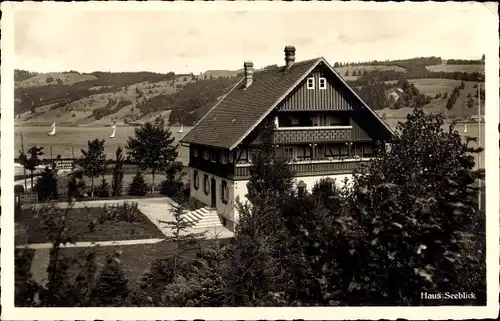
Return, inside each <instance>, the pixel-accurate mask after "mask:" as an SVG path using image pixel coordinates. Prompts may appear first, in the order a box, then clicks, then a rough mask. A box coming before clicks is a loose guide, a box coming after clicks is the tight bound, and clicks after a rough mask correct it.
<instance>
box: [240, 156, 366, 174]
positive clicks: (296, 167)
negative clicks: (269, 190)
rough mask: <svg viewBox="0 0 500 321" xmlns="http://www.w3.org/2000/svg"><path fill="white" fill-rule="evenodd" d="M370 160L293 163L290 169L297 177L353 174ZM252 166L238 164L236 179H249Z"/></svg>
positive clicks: (350, 159) (351, 159)
mask: <svg viewBox="0 0 500 321" xmlns="http://www.w3.org/2000/svg"><path fill="white" fill-rule="evenodd" d="M369 164H370V159H369V158H355V159H353V158H349V159H335V160H326V159H325V160H310V161H292V162H290V163H289V166H290V168H291V169H292V171H293V172H294V173H295V175H296V176H304V175H307V176H315V175H335V174H348V173H352V171H354V170H355V169H359V168H361V166H365V165H369ZM250 166H252V164H236V167H235V172H234V178H235V179H248V178H249V177H250Z"/></svg>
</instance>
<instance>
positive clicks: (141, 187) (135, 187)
mask: <svg viewBox="0 0 500 321" xmlns="http://www.w3.org/2000/svg"><path fill="white" fill-rule="evenodd" d="M147 193H148V184H147V183H146V181H145V180H144V175H142V172H141V171H137V173H136V174H135V176H134V177H133V178H132V182H130V184H129V186H128V195H131V196H145V195H146V194H147Z"/></svg>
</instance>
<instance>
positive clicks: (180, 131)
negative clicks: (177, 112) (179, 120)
mask: <svg viewBox="0 0 500 321" xmlns="http://www.w3.org/2000/svg"><path fill="white" fill-rule="evenodd" d="M183 131H184V125H182V124H181V129H179V131H178V133H182V132H183Z"/></svg>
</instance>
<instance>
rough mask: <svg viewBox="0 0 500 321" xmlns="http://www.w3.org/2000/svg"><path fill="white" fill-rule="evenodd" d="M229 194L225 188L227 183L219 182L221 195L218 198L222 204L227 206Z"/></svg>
mask: <svg viewBox="0 0 500 321" xmlns="http://www.w3.org/2000/svg"><path fill="white" fill-rule="evenodd" d="M228 194H229V189H228V188H227V182H226V181H222V182H221V193H220V198H221V200H222V203H224V204H227V200H228V196H229V195H228Z"/></svg>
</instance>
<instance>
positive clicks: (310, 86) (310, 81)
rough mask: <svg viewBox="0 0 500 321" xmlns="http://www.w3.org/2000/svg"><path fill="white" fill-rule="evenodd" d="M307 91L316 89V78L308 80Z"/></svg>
mask: <svg viewBox="0 0 500 321" xmlns="http://www.w3.org/2000/svg"><path fill="white" fill-rule="evenodd" d="M307 89H314V77H310V78H307Z"/></svg>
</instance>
